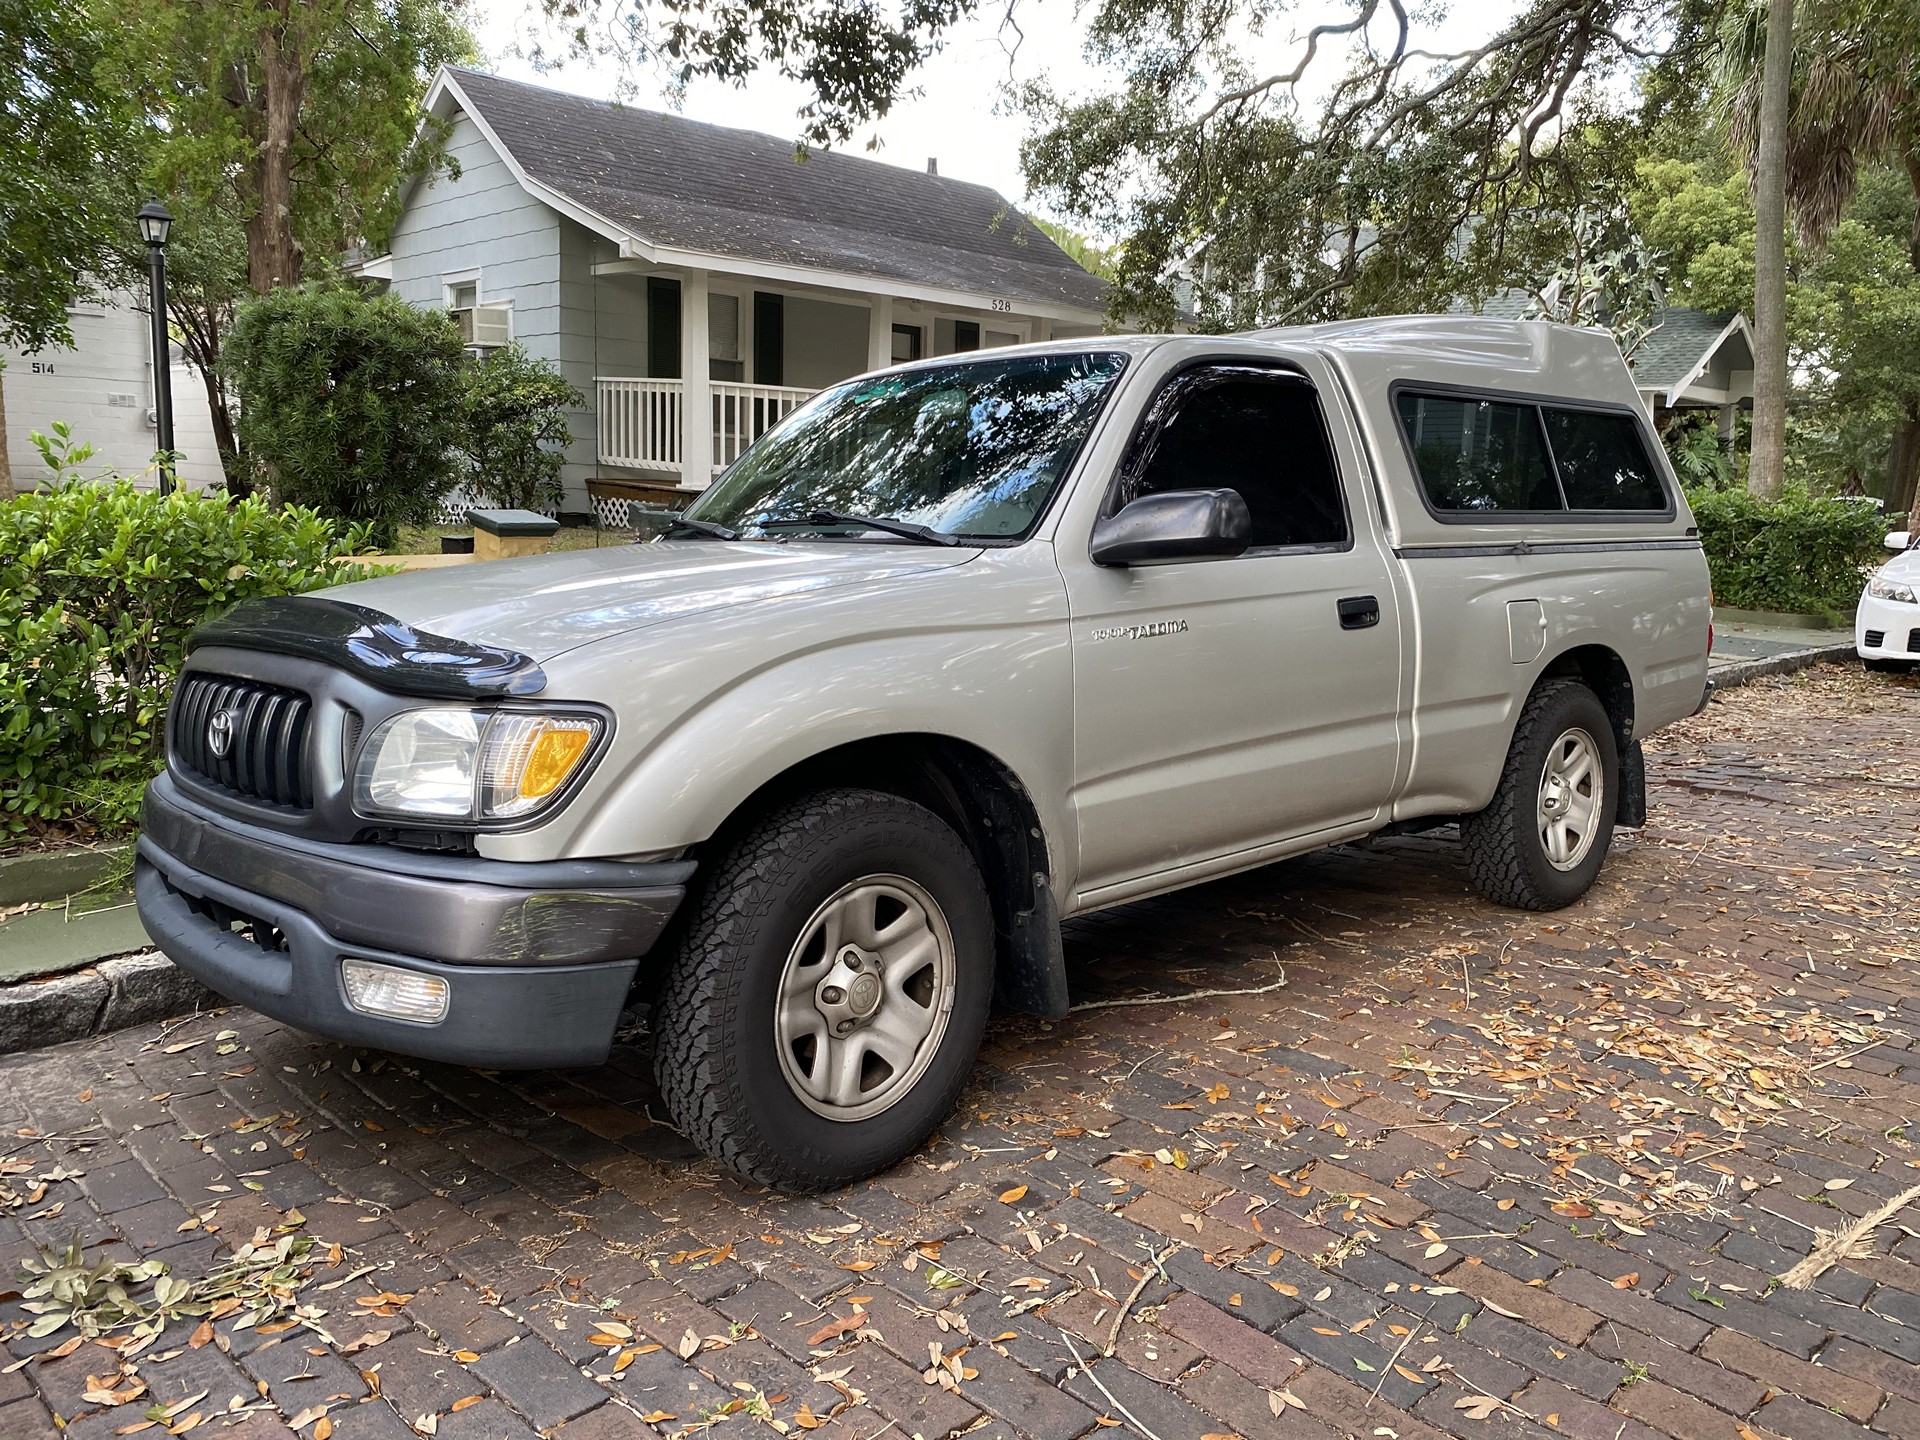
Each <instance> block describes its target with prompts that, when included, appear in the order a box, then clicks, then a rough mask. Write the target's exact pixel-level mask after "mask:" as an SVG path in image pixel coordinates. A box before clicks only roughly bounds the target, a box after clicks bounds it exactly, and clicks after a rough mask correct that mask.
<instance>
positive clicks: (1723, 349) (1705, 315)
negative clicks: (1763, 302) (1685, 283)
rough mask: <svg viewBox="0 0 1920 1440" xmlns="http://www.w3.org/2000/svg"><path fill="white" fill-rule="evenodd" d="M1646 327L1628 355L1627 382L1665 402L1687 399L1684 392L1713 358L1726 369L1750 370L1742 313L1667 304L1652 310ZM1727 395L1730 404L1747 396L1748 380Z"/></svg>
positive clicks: (1748, 329) (1749, 343)
mask: <svg viewBox="0 0 1920 1440" xmlns="http://www.w3.org/2000/svg"><path fill="white" fill-rule="evenodd" d="M1652 323H1653V330H1652V331H1651V332H1650V333H1649V334H1648V336H1647V338H1646V339H1645V340H1642V341H1641V342H1640V345H1639V348H1638V349H1636V350H1635V351H1634V352H1633V381H1634V384H1635V385H1637V386H1639V388H1640V389H1641V390H1642V391H1643V392H1646V393H1648V394H1653V395H1657V396H1659V397H1661V398H1662V400H1663V402H1664V403H1665V404H1668V405H1675V404H1679V403H1681V402H1683V401H1684V400H1686V399H1687V398H1689V397H1688V396H1687V393H1686V392H1687V390H1688V389H1689V388H1690V387H1692V386H1693V385H1694V383H1695V382H1696V381H1698V380H1699V379H1700V377H1701V376H1702V375H1703V374H1705V372H1706V370H1707V367H1708V366H1710V365H1712V364H1714V363H1715V362H1716V361H1717V360H1721V359H1724V360H1725V361H1726V362H1727V368H1728V369H1729V370H1735V371H1747V372H1751V371H1752V369H1753V330H1752V327H1751V326H1749V325H1748V324H1747V317H1746V316H1744V315H1741V314H1739V313H1737V312H1734V311H1714V310H1691V309H1688V308H1686V307H1685V306H1680V305H1669V306H1665V307H1663V308H1661V309H1659V310H1656V311H1654V313H1653V317H1652ZM1731 391H1737V392H1738V393H1729V394H1728V396H1727V398H1728V399H1729V400H1731V401H1735V402H1737V401H1740V400H1745V399H1748V398H1750V397H1751V396H1752V394H1753V385H1752V380H1751V378H1749V379H1748V381H1747V383H1746V384H1745V385H1744V386H1734V387H1730V392H1731Z"/></svg>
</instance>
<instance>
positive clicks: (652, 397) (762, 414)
mask: <svg viewBox="0 0 1920 1440" xmlns="http://www.w3.org/2000/svg"><path fill="white" fill-rule="evenodd" d="M594 386H595V389H596V390H597V392H598V395H597V399H598V402H599V431H600V463H601V464H602V465H619V466H623V467H627V468H630V469H638V470H675V471H677V470H679V469H681V468H682V465H681V455H682V453H683V452H682V446H681V430H680V419H681V408H682V403H683V402H682V396H683V394H684V387H683V386H682V385H681V383H680V382H679V381H678V380H655V379H642V378H636V377H631V376H619V375H602V376H599V377H597V378H596V380H595V381H594ZM709 391H710V400H709V403H710V404H711V406H712V412H713V418H712V424H713V469H714V473H715V474H718V473H719V472H720V471H721V470H723V469H725V468H726V467H727V466H729V465H731V464H732V463H733V462H734V461H735V460H738V459H739V458H740V456H741V454H742V453H743V452H744V451H745V450H746V448H747V447H748V446H749V445H751V444H752V443H753V442H754V441H755V440H758V439H759V438H760V437H761V436H762V435H764V434H766V432H767V431H769V430H771V429H772V428H773V427H774V425H776V424H777V423H778V422H779V421H780V420H781V419H782V418H783V417H784V416H785V415H786V414H787V413H788V412H789V411H790V410H792V409H793V408H794V407H795V406H796V405H798V404H799V403H800V402H801V401H803V400H805V399H807V398H808V397H809V396H810V395H812V394H813V393H814V392H813V391H811V390H806V389H801V388H799V387H797V386H791V385H740V384H735V383H733V382H731V381H725V380H715V381H712V382H710V384H709Z"/></svg>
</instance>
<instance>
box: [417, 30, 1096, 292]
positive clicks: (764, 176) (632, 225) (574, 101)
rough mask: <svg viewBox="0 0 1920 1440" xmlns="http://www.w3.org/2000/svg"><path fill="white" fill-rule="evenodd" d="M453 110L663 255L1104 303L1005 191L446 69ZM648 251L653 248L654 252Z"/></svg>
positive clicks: (524, 174)
mask: <svg viewBox="0 0 1920 1440" xmlns="http://www.w3.org/2000/svg"><path fill="white" fill-rule="evenodd" d="M449 99H451V100H452V101H453V102H455V103H457V104H459V106H460V108H462V109H464V110H465V111H466V112H467V113H468V114H469V115H470V116H472V117H473V119H474V121H475V122H476V123H477V124H478V125H479V126H480V128H481V130H482V131H483V132H484V133H485V134H486V135H487V137H488V138H489V140H491V141H492V142H493V144H494V145H495V147H496V148H497V149H499V150H500V151H501V152H502V158H503V159H504V160H505V161H506V162H507V164H508V165H509V167H510V168H512V169H513V170H514V172H515V173H516V175H517V176H519V178H520V180H521V183H522V184H523V185H525V186H526V187H527V189H528V190H529V191H530V192H531V193H533V194H534V195H535V196H536V198H538V199H541V200H543V201H545V202H547V203H549V204H554V205H556V207H557V208H560V209H562V210H563V211H564V212H566V213H569V214H571V215H573V217H574V218H576V219H579V220H581V221H582V222H583V223H586V224H589V225H590V226H591V228H593V229H596V230H598V231H599V232H600V233H602V234H604V235H607V236H609V237H610V238H613V239H616V240H620V239H623V238H630V239H631V240H633V241H635V242H638V244H639V246H640V247H644V248H645V249H647V250H649V251H652V252H655V253H656V254H658V255H659V258H661V259H663V260H665V259H667V258H669V253H663V252H670V254H671V258H673V259H674V260H676V261H677V260H678V257H679V255H681V254H686V255H691V256H703V255H704V256H712V257H724V258H731V259H735V260H741V261H747V262H757V263H760V264H764V265H774V266H783V267H794V268H798V269H804V270H812V271H826V272H830V273H832V274H838V275H845V276H851V277H856V278H857V279H861V280H867V281H873V280H879V281H887V280H892V281H899V282H904V283H910V284H918V285H925V286H933V287H938V288H940V289H943V290H948V291H959V292H967V293H969V294H974V295H981V296H990V297H994V298H1000V299H1006V300H1014V301H1023V302H1027V303H1029V304H1032V303H1036V302H1037V303H1041V304H1047V305H1055V306H1065V307H1069V308H1071V309H1074V310H1082V311H1095V312H1097V311H1100V310H1102V309H1103V308H1104V307H1105V304H1106V282H1105V281H1103V280H1101V279H1099V278H1098V277H1097V276H1094V275H1091V274H1089V273H1088V272H1087V271H1086V270H1084V269H1082V268H1081V267H1080V266H1079V265H1078V264H1077V263H1075V261H1074V260H1073V259H1072V258H1071V257H1070V256H1068V255H1067V254H1066V252H1065V251H1063V250H1061V249H1060V247H1059V246H1057V245H1055V244H1054V243H1053V241H1051V240H1049V239H1048V238H1047V237H1046V236H1045V235H1044V234H1042V233H1041V232H1040V230H1039V229H1037V228H1036V227H1035V226H1034V225H1033V223H1032V222H1031V221H1029V220H1028V219H1027V218H1026V217H1025V216H1024V215H1022V214H1021V213H1020V212H1019V211H1018V210H1016V209H1015V208H1014V207H1013V206H1012V205H1011V204H1010V203H1009V202H1008V201H1006V200H1005V199H1003V198H1002V197H1001V196H1000V195H999V194H998V193H997V192H996V191H994V190H991V189H989V188H988V187H986V186H984V185H973V184H969V183H967V182H965V181H962V180H955V179H951V178H948V177H946V176H940V175H928V174H922V173H920V172H918V171H914V170H907V169H903V168H901V167H900V166H897V165H887V164H882V163H881V162H879V161H875V160H863V159H860V158H858V157H855V156H851V155H842V154H839V153H837V152H833V151H824V152H823V151H814V152H811V153H810V154H808V155H807V157H806V158H805V159H804V160H801V159H798V158H797V157H796V154H795V150H794V145H793V142H792V141H790V140H782V139H779V138H777V137H775V136H772V135H762V134H759V133H757V132H755V131H751V130H733V129H728V128H727V127H725V126H720V125H707V124H703V123H701V122H699V121H696V120H688V119H686V118H684V117H683V116H679V115H668V114H662V113H661V112H659V111H655V110H642V109H638V108H635V107H632V106H626V105H616V104H611V103H609V102H606V101H602V100H589V99H584V98H581V97H579V96H575V95H566V94H562V93H560V92H559V91H555V90H547V89H544V88H542V87H540V86H537V85H527V84H523V83H520V82H518V81H512V80H503V79H500V78H499V77H497V76H493V75H483V74H480V73H479V72H477V71H472V70H462V69H454V68H452V67H448V68H447V69H444V70H442V71H441V73H440V76H439V77H438V79H436V81H435V83H434V88H433V91H432V94H431V95H430V96H429V102H428V103H429V105H430V106H431V107H434V108H435V110H436V113H445V111H446V109H447V108H448V107H447V101H448V100H449ZM649 258H652V257H651V256H650V257H649Z"/></svg>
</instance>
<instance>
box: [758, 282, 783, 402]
mask: <svg viewBox="0 0 1920 1440" xmlns="http://www.w3.org/2000/svg"><path fill="white" fill-rule="evenodd" d="M786 359H787V297H786V296H784V295H775V294H771V293H769V292H767V291H765V290H756V291H754V294H753V382H754V384H756V385H784V384H786V383H787V382H786V373H787V368H786Z"/></svg>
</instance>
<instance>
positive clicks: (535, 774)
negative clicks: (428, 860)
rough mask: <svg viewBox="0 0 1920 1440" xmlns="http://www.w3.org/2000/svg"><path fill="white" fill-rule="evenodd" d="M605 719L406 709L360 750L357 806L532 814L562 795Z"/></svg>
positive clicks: (408, 814)
mask: <svg viewBox="0 0 1920 1440" xmlns="http://www.w3.org/2000/svg"><path fill="white" fill-rule="evenodd" d="M605 728H606V727H605V722H604V721H603V720H602V719H601V718H600V717H599V716H597V715H585V714H549V713H546V712H543V711H538V710H492V711H487V710H465V709H458V710H456V709H433V710H407V711H403V712H402V713H400V714H398V715H395V716H393V717H392V718H391V719H389V720H386V721H384V722H383V723H382V724H381V725H380V728H379V729H377V730H375V731H374V732H373V735H372V737H371V738H370V739H369V740H368V741H367V743H366V747H365V748H364V749H363V750H361V752H360V763H359V764H358V765H356V766H355V767H354V775H353V808H354V809H355V810H357V811H358V812H359V813H361V814H362V815H368V816H392V817H395V818H401V819H408V820H451V821H462V822H467V823H474V822H480V821H489V820H519V819H524V818H526V817H527V816H529V815H532V814H534V813H536V812H537V811H539V810H542V809H544V808H545V807H546V806H548V805H550V804H552V803H553V801H554V800H555V799H556V798H557V797H558V796H559V794H560V793H561V791H562V790H564V789H565V787H566V784H567V782H568V781H569V780H570V779H572V778H573V777H574V775H576V774H577V773H578V772H579V770H580V767H581V765H582V764H583V763H584V762H585V760H586V759H587V757H588V756H589V755H590V754H592V753H593V750H594V747H595V745H596V744H597V743H598V741H599V739H600V736H601V734H602V732H603V731H604V730H605Z"/></svg>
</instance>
